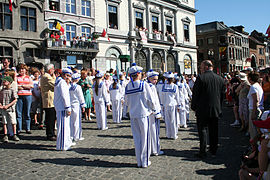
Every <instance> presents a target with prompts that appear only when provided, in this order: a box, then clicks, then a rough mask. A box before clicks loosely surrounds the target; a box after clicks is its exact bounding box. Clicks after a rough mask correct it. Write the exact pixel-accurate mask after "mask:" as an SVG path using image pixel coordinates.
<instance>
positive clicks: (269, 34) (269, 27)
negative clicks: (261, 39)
mask: <svg viewBox="0 0 270 180" xmlns="http://www.w3.org/2000/svg"><path fill="white" fill-rule="evenodd" d="M266 34H268V38H270V25H269V26H268V28H267V30H266Z"/></svg>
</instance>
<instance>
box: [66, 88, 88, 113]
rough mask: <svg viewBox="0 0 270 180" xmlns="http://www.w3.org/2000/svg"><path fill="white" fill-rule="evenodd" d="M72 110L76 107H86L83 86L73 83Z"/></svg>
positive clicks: (71, 91) (70, 89) (71, 90)
mask: <svg viewBox="0 0 270 180" xmlns="http://www.w3.org/2000/svg"><path fill="white" fill-rule="evenodd" d="M69 93H70V104H71V108H73V107H75V106H78V105H79V106H81V107H86V104H85V101H84V97H83V92H82V88H81V86H79V85H78V84H76V83H71V86H70V88H69Z"/></svg>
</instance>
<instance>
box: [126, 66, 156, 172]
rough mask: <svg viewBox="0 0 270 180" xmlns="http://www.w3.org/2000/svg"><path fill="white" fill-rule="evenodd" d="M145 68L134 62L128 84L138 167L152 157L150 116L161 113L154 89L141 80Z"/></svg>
mask: <svg viewBox="0 0 270 180" xmlns="http://www.w3.org/2000/svg"><path fill="white" fill-rule="evenodd" d="M142 70H143V68H142V67H140V66H137V65H136V63H133V64H132V67H131V68H130V70H129V75H130V77H131V81H130V82H129V83H128V85H127V86H126V90H125V100H126V102H125V103H126V104H127V106H128V107H129V114H130V122H131V129H132V134H133V139H134V144H135V153H136V158H137V165H138V167H144V168H145V167H148V166H150V164H151V162H150V161H149V157H150V132H149V130H150V119H149V116H150V114H152V112H155V115H156V118H160V117H161V115H160V114H159V113H157V112H158V111H157V109H156V106H155V104H154V97H153V93H152V90H151V88H150V86H149V84H148V83H147V82H144V81H142V80H141V77H142V74H141V72H142Z"/></svg>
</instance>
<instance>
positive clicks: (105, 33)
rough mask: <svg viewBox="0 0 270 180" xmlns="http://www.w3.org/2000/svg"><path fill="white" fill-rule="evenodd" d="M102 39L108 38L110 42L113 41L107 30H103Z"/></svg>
mask: <svg viewBox="0 0 270 180" xmlns="http://www.w3.org/2000/svg"><path fill="white" fill-rule="evenodd" d="M101 37H107V38H108V41H111V40H110V38H109V36H108V34H107V32H106V30H105V29H103V32H102V34H101Z"/></svg>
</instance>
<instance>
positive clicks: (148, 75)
mask: <svg viewBox="0 0 270 180" xmlns="http://www.w3.org/2000/svg"><path fill="white" fill-rule="evenodd" d="M146 75H147V77H148V78H150V77H154V76H158V75H159V73H158V72H156V71H154V70H153V69H150V70H149V71H148V72H147V74H146Z"/></svg>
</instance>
